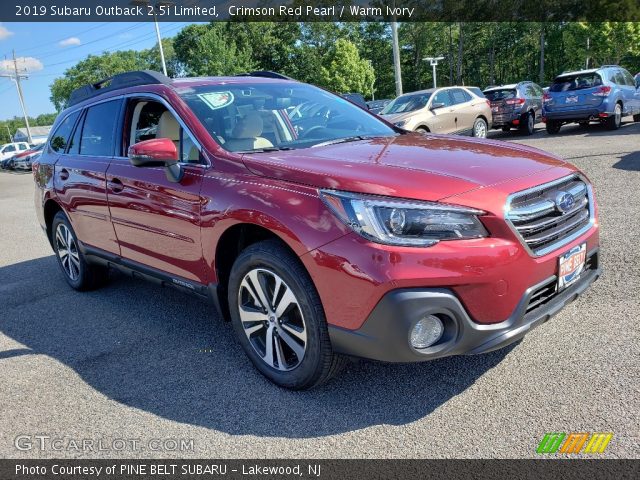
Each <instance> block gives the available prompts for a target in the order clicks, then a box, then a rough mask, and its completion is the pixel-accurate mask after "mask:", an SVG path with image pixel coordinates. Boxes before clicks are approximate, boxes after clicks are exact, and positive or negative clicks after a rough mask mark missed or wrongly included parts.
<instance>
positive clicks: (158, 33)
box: [153, 6, 167, 75]
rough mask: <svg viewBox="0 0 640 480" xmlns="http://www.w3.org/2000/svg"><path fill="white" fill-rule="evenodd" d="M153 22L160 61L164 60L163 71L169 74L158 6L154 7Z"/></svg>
mask: <svg viewBox="0 0 640 480" xmlns="http://www.w3.org/2000/svg"><path fill="white" fill-rule="evenodd" d="M153 23H155V24H156V37H158V49H159V50H160V61H161V62H162V73H164V74H165V75H166V74H167V64H166V63H165V61H164V50H163V49H162V38H161V37H160V26H159V25H158V17H157V16H156V7H155V6H154V7H153Z"/></svg>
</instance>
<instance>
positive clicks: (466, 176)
mask: <svg viewBox="0 0 640 480" xmlns="http://www.w3.org/2000/svg"><path fill="white" fill-rule="evenodd" d="M243 162H244V164H245V165H246V167H247V168H248V169H249V170H250V171H251V172H253V173H254V174H257V175H261V176H264V177H269V178H274V179H281V180H285V181H288V182H294V183H300V184H305V185H311V186H314V187H318V188H328V189H335V190H344V191H351V192H358V193H369V194H374V195H389V196H395V197H405V198H414V199H420V200H431V201H435V200H440V199H443V198H446V197H449V196H452V195H458V194H461V193H464V192H467V191H469V190H473V189H476V188H481V187H486V186H490V185H495V184H498V183H502V182H505V181H508V180H513V179H516V178H522V177H527V176H530V175H534V174H536V173H539V172H541V171H544V170H549V169H551V168H555V167H558V166H562V165H563V164H564V162H563V161H562V160H560V159H558V158H556V157H553V156H552V155H550V154H548V153H545V152H542V151H540V150H537V149H534V148H531V147H525V146H522V145H517V144H512V143H506V142H500V141H490V140H477V139H465V138H462V137H458V136H456V137H454V136H448V135H421V134H415V133H408V134H403V135H398V136H395V137H379V138H372V139H366V140H359V141H354V142H349V143H341V144H335V145H327V146H322V147H316V148H307V149H299V150H287V151H279V152H264V153H252V154H245V155H244V156H243Z"/></svg>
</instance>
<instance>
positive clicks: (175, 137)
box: [130, 102, 200, 163]
mask: <svg viewBox="0 0 640 480" xmlns="http://www.w3.org/2000/svg"><path fill="white" fill-rule="evenodd" d="M147 103H148V102H138V103H137V104H136V106H135V108H134V110H133V118H132V121H131V125H132V128H131V138H130V145H133V144H134V143H135V142H136V131H137V125H138V121H139V120H140V114H141V112H142V109H143V108H144V107H145V105H147ZM180 129H181V126H180V124H179V123H178V121H177V120H176V118H175V117H174V116H173V114H172V113H171V112H170V111H169V110H166V111H165V112H163V113H162V115H160V119H159V120H158V125H157V127H156V138H168V139H170V140H171V141H173V143H174V144H175V146H176V150H177V151H178V156H180ZM182 143H183V145H182V147H183V148H182V150H183V152H182V158H181V161H183V162H192V163H195V162H198V161H199V160H200V152H199V151H198V148H197V147H196V145H195V144H194V143H193V141H192V140H191V138H190V137H189V135H188V134H187V133H186V132H183V135H182Z"/></svg>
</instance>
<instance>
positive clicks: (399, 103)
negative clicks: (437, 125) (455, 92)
mask: <svg viewBox="0 0 640 480" xmlns="http://www.w3.org/2000/svg"><path fill="white" fill-rule="evenodd" d="M429 97H431V94H430V93H419V94H412V95H402V96H401V97H398V98H396V99H395V100H393V101H392V102H390V103H389V104H387V106H386V107H384V108H383V109H382V112H380V113H381V114H382V115H390V114H392V113H405V112H413V111H415V110H420V109H421V108H424V107H426V106H427V102H428V101H429Z"/></svg>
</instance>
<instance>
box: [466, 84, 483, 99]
mask: <svg viewBox="0 0 640 480" xmlns="http://www.w3.org/2000/svg"><path fill="white" fill-rule="evenodd" d="M467 90H471V91H472V92H473V93H474V94H475V95H476V96H477V97H480V98H484V94H483V93H482V90H480V89H479V88H478V87H467Z"/></svg>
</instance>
